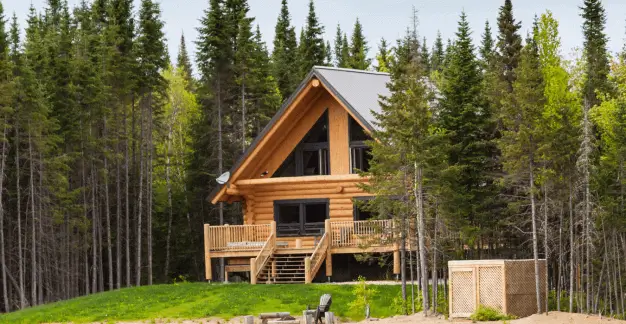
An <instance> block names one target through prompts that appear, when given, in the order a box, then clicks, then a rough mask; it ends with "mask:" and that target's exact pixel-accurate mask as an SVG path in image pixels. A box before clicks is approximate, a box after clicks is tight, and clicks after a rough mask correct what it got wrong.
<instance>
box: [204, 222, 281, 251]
mask: <svg viewBox="0 0 626 324" xmlns="http://www.w3.org/2000/svg"><path fill="white" fill-rule="evenodd" d="M270 233H272V224H263V225H224V226H208V242H206V243H208V247H209V249H210V250H211V251H229V250H259V249H261V248H262V247H263V245H264V244H265V243H266V241H267V239H268V237H269V235H270Z"/></svg>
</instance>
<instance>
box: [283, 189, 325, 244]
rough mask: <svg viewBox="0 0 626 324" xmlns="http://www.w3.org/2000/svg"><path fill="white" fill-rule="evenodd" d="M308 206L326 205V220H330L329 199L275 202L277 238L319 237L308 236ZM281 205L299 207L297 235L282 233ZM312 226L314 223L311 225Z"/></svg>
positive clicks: (322, 227)
mask: <svg viewBox="0 0 626 324" xmlns="http://www.w3.org/2000/svg"><path fill="white" fill-rule="evenodd" d="M307 204H324V205H326V217H325V218H324V221H325V220H326V219H330V199H328V198H315V199H286V200H274V221H275V222H276V237H302V236H318V235H316V234H313V235H311V234H307V230H306V224H307V222H306V205H307ZM281 205H298V214H299V215H298V216H299V222H298V224H299V228H298V233H296V234H283V233H280V223H279V219H280V206H281ZM309 224H312V223H309ZM323 231H324V226H323V225H322V226H321V227H320V235H323Z"/></svg>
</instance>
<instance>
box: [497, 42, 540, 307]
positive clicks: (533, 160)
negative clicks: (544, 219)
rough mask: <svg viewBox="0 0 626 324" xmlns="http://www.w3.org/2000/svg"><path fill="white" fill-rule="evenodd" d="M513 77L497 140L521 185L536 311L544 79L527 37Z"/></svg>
mask: <svg viewBox="0 0 626 324" xmlns="http://www.w3.org/2000/svg"><path fill="white" fill-rule="evenodd" d="M516 71H517V79H516V80H515V81H514V83H513V86H514V88H513V92H514V93H515V96H514V98H513V99H512V100H510V101H509V102H508V104H507V105H505V106H504V110H505V112H506V113H505V114H504V116H505V117H504V118H503V122H504V124H505V125H506V129H507V130H506V131H504V132H503V136H502V138H501V139H500V141H499V143H500V149H501V150H502V156H503V160H504V169H505V170H506V171H507V172H508V173H509V174H510V177H509V178H508V179H509V181H513V182H514V186H516V187H521V188H523V191H522V193H520V194H522V195H524V197H525V198H524V199H523V203H521V204H520V205H521V206H523V207H521V208H522V210H520V212H523V211H524V210H526V213H528V214H530V220H531V233H532V250H533V257H534V260H535V288H536V291H537V294H536V297H537V298H536V306H537V312H540V311H541V309H542V306H541V298H540V293H539V291H540V289H541V288H540V278H539V263H538V258H539V246H538V241H539V238H538V229H537V228H538V220H537V218H538V207H537V205H538V203H537V181H538V180H537V178H538V176H539V169H540V164H539V162H538V161H539V154H538V150H539V147H540V146H541V139H542V136H543V135H544V134H543V133H542V130H541V127H542V124H543V121H542V112H543V105H544V102H545V100H544V96H543V89H544V81H543V77H542V74H541V65H540V61H539V54H538V49H537V44H536V43H535V42H534V40H533V39H532V38H531V39H529V40H528V42H527V45H526V46H525V47H524V49H523V51H522V53H521V60H520V64H519V66H518V68H517V69H516Z"/></svg>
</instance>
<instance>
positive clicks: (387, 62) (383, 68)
mask: <svg viewBox="0 0 626 324" xmlns="http://www.w3.org/2000/svg"><path fill="white" fill-rule="evenodd" d="M392 59H393V57H392V55H391V51H390V50H389V48H387V41H386V40H385V39H384V38H381V39H380V43H379V44H378V54H376V61H377V63H378V64H377V65H376V71H378V72H389V67H390V66H391V60H392Z"/></svg>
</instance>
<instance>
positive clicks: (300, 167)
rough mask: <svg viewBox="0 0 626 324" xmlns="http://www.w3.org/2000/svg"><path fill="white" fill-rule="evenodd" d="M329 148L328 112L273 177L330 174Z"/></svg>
mask: <svg viewBox="0 0 626 324" xmlns="http://www.w3.org/2000/svg"><path fill="white" fill-rule="evenodd" d="M328 147H329V145H328V111H325V112H324V114H322V116H321V117H320V118H319V119H318V120H317V122H315V125H313V127H312V128H311V130H309V132H308V133H307V134H306V135H305V136H304V138H303V139H302V141H300V143H299V144H298V145H297V146H296V148H295V149H294V150H293V151H292V152H291V153H290V154H289V156H288V157H287V159H285V161H284V162H283V164H282V165H281V166H280V167H279V168H278V170H276V172H275V173H274V175H273V176H272V177H273V178H279V177H296V176H311V175H327V174H330V161H329V157H328Z"/></svg>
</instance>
